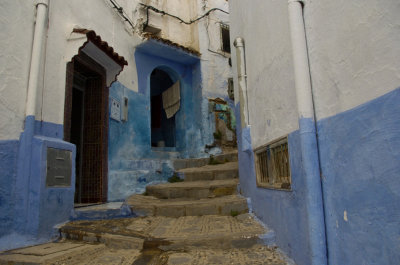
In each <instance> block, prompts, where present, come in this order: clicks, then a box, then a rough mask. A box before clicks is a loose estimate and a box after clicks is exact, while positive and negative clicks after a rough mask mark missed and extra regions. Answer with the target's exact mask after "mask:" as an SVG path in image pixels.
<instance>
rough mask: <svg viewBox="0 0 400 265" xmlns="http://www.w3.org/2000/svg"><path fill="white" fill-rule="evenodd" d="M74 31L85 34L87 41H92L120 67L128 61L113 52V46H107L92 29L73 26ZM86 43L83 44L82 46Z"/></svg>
mask: <svg viewBox="0 0 400 265" xmlns="http://www.w3.org/2000/svg"><path fill="white" fill-rule="evenodd" d="M73 32H74V33H80V34H85V35H86V36H87V39H88V41H87V42H89V41H90V42H92V43H93V44H94V45H96V46H97V47H98V48H99V49H100V50H102V51H103V52H104V53H105V54H107V55H108V56H109V57H110V58H111V59H112V60H113V61H114V62H116V63H117V64H118V65H120V66H121V67H122V68H123V67H124V65H128V62H127V61H126V60H125V58H124V57H123V56H120V55H119V54H118V53H116V52H114V48H113V47H111V46H109V45H108V43H107V42H106V41H103V40H102V39H101V37H100V36H99V35H97V34H96V32H95V31H94V30H89V29H81V28H74V29H73ZM85 45H86V43H85V44H84V45H83V47H84V46H85Z"/></svg>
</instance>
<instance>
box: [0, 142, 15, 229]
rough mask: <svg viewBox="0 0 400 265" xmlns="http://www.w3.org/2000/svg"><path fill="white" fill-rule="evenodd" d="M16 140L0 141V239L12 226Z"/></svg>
mask: <svg viewBox="0 0 400 265" xmlns="http://www.w3.org/2000/svg"><path fill="white" fill-rule="evenodd" d="M18 144H19V142H18V141H17V140H10V141H0V212H1V214H0V237H1V236H2V235H5V234H7V233H9V232H10V228H12V226H13V217H14V206H15V202H14V201H13V200H12V199H11V198H12V197H13V191H14V186H15V181H16V166H17V155H18Z"/></svg>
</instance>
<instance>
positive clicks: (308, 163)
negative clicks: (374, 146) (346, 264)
mask: <svg viewBox="0 0 400 265" xmlns="http://www.w3.org/2000/svg"><path fill="white" fill-rule="evenodd" d="M288 10H289V20H290V33H291V39H292V52H293V64H294V74H295V85H296V96H297V107H298V113H299V131H300V141H301V152H302V158H303V159H302V160H303V168H304V171H305V177H306V189H307V190H306V192H307V195H306V204H307V210H308V211H307V213H308V226H309V227H308V233H309V240H310V251H311V264H313V265H324V264H327V250H326V236H325V220H324V208H323V207H324V206H323V199H322V187H321V178H320V169H319V156H318V146H317V137H316V128H315V115H314V105H313V98H312V90H311V77H310V68H309V62H308V51H307V42H306V35H305V29H304V19H303V6H302V2H301V0H289V1H288Z"/></svg>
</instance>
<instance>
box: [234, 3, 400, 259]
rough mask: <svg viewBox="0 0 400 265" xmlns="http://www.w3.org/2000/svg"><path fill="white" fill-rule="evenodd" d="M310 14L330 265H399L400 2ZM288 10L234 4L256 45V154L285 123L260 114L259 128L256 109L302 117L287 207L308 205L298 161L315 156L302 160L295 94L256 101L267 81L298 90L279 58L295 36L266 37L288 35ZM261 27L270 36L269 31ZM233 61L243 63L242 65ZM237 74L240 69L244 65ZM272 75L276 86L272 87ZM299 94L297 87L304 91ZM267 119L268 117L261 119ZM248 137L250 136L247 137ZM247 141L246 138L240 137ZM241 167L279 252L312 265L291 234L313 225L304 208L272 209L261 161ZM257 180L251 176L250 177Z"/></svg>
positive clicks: (313, 8) (250, 64) (239, 31)
mask: <svg viewBox="0 0 400 265" xmlns="http://www.w3.org/2000/svg"><path fill="white" fill-rule="evenodd" d="M278 6H280V7H278ZM304 8H305V9H304V12H305V18H304V20H305V24H306V34H307V44H308V51H309V57H310V67H311V80H312V87H313V93H314V95H313V96H314V98H313V99H314V104H315V109H316V116H317V132H318V135H317V136H318V148H319V154H320V167H321V176H322V178H321V179H322V185H323V196H324V208H325V223H326V235H327V249H328V253H327V254H328V258H329V264H397V263H399V261H400V257H399V254H398V253H399V244H398V235H399V227H400V224H399V221H398V219H399V218H398V212H399V207H398V205H400V192H399V188H400V187H399V183H398V172H399V170H400V167H399V163H398V161H399V152H398V150H399V149H400V140H399V135H400V128H399V124H400V120H399V104H398V102H399V95H400V93H399V91H400V90H399V88H398V87H399V84H400V80H399V79H400V70H399V69H400V68H399V61H398V58H399V55H400V50H399V47H400V46H399V45H398V44H399V43H400V38H399V36H400V34H399V29H400V27H399V24H400V20H399V18H398V13H399V8H400V4H399V3H398V1H384V2H376V1H355V2H354V1H353V2H349V1H333V2H332V1H305V7H304ZM253 9H254V10H253ZM247 10H249V11H248V12H247ZM286 10H287V3H286V2H285V1H283V2H280V3H278V1H273V0H272V1H264V2H261V1H256V2H255V3H254V6H253V5H251V6H248V7H247V8H245V7H244V3H242V2H241V1H230V13H231V32H232V35H231V36H232V38H234V37H236V36H240V37H244V39H245V44H246V64H247V76H248V87H249V102H250V103H249V106H250V124H251V131H252V132H251V138H249V140H250V141H251V142H252V147H253V148H254V147H256V146H258V144H255V143H254V141H256V142H257V141H258V140H259V139H261V137H260V135H261V136H262V137H263V138H264V139H270V137H269V136H270V134H272V135H274V134H275V133H276V132H279V131H282V129H281V128H279V127H282V126H281V125H280V124H277V123H273V122H271V126H268V123H269V122H270V121H268V119H269V118H268V114H264V115H263V116H261V115H259V116H258V119H257V120H255V119H254V118H252V117H253V115H254V114H252V113H251V111H252V110H255V109H257V110H259V112H258V113H262V108H263V107H264V106H265V108H270V107H271V108H272V106H277V109H271V112H273V113H274V114H273V115H279V114H280V113H281V112H280V111H281V110H280V109H279V108H280V107H279V106H283V107H285V109H291V111H292V112H291V113H292V114H289V115H291V116H290V117H292V118H291V119H288V118H286V119H287V120H286V122H288V123H290V124H289V125H286V127H283V128H286V129H284V130H285V131H286V132H287V133H289V149H290V156H291V158H290V162H291V169H292V174H293V175H292V177H293V185H296V187H293V192H292V193H291V194H292V195H288V196H287V197H285V196H284V195H280V196H283V198H280V201H281V202H282V205H283V204H285V203H287V200H289V201H290V200H291V199H293V200H294V201H295V203H301V202H302V198H301V196H299V192H300V194H301V193H302V192H305V191H304V189H305V187H304V186H302V185H299V182H297V181H299V179H297V178H298V177H297V176H296V175H297V174H299V172H301V168H299V167H298V166H296V160H301V159H305V158H301V157H299V153H300V148H297V147H299V145H298V143H297V142H296V141H295V139H296V137H297V136H296V135H297V131H296V127H297V117H296V116H297V113H296V105H295V101H294V99H295V94H294V89H292V90H286V91H285V90H282V89H281V88H279V87H278V86H276V87H275V91H272V92H271V91H269V90H265V92H266V93H254V89H256V88H255V87H256V85H257V84H259V82H260V81H264V86H265V87H269V86H271V85H273V84H275V83H280V84H286V83H285V82H290V83H292V82H293V81H292V80H293V72H292V65H291V64H292V63H291V62H290V58H289V59H288V60H289V61H288V63H287V64H286V65H285V64H283V65H281V64H282V62H284V61H285V60H282V59H279V58H280V57H279V56H281V58H287V57H286V56H289V57H290V56H291V49H290V46H288V45H290V38H288V37H285V38H284V39H281V40H280V41H281V42H279V39H278V40H277V39H275V40H274V43H276V44H277V45H278V46H279V47H278V48H276V47H275V44H274V43H270V42H269V40H268V39H266V38H271V39H273V38H275V37H276V36H277V35H278V36H281V34H285V35H286V34H287V29H284V28H287V26H284V28H282V27H283V25H287V20H288V17H287V11H286ZM278 11H279V12H278ZM270 12H273V13H275V14H276V15H274V14H273V13H271V14H270ZM259 25H262V26H263V27H264V28H263V29H262V30H261V28H260V29H259ZM285 32H286V33H285ZM235 35H236V36H235ZM253 36H257V38H258V39H259V40H262V41H259V42H258V44H257V45H259V46H256V47H258V48H257V49H255V48H253V47H254V46H250V47H249V45H251V43H253V42H254V39H255V37H253ZM249 43H250V44H249ZM284 47H286V48H284ZM280 49H283V50H280ZM261 50H265V51H266V52H265V53H266V54H267V55H263V53H260V52H259V51H261ZM279 51H281V52H282V53H281V55H279V54H280V53H279ZM268 56H269V57H268ZM232 58H233V64H234V65H235V64H236V60H235V59H236V58H235V56H232ZM266 58H267V59H266ZM268 58H275V60H270V59H268ZM257 59H259V61H258V60H257ZM279 65H281V66H282V68H280V71H279V72H277V71H276V70H277V69H279V68H275V67H276V66H279ZM233 69H234V71H236V69H235V67H234V68H233ZM257 73H259V75H257ZM286 74H287V75H286ZM234 75H235V76H236V73H235V74H234ZM265 76H268V77H269V78H270V79H271V80H269V79H265ZM265 81H268V82H265ZM235 82H236V80H235ZM235 85H236V83H235ZM289 86H290V87H292V88H293V87H294V84H293V83H292V84H291V85H289ZM235 93H237V92H236V91H235ZM257 97H258V99H256V98H257ZM287 98H292V100H293V102H294V104H291V105H290V106H289V107H287V105H285V101H286V100H287ZM269 100H273V101H276V103H274V102H272V103H271V102H268V101H269ZM274 104H276V105H274ZM260 117H265V118H264V119H262V120H260ZM280 120H283V119H280ZM267 126H268V127H267ZM284 126H285V125H284ZM261 127H263V128H264V130H265V131H269V132H266V133H265V134H264V135H263V134H262V133H259V131H260V129H259V128H261ZM255 128H256V129H255ZM239 131H240V129H239ZM247 131H248V128H246V129H245V130H243V131H241V132H239V133H243V134H245V133H247ZM272 138H274V137H272ZM239 140H242V138H241V137H239ZM250 141H249V142H250ZM296 146H297V147H296ZM240 147H241V148H242V146H241V145H240ZM249 149H250V150H251V148H249ZM293 160H294V161H293ZM239 162H240V165H241V167H242V168H244V169H245V170H242V169H240V183H241V188H242V190H243V191H244V193H245V194H246V195H248V196H250V197H251V198H252V203H253V205H254V208H255V209H256V213H257V214H258V215H259V216H261V217H262V220H263V221H265V222H266V223H267V224H268V225H270V226H271V228H273V229H275V231H276V235H277V239H276V240H277V243H278V245H279V246H280V247H281V248H282V249H284V250H285V251H287V252H288V253H289V254H290V256H291V257H293V258H294V260H295V262H296V263H298V264H310V261H309V260H308V258H309V256H308V255H309V253H304V251H303V249H302V248H297V247H296V246H297V244H298V241H297V239H296V238H291V237H290V236H289V237H288V236H287V230H288V229H289V230H291V229H293V228H294V227H296V226H297V229H298V230H302V231H304V229H306V227H307V220H306V219H304V218H302V217H301V214H300V213H299V212H297V213H296V210H294V212H293V209H302V207H301V206H299V205H296V207H292V206H290V205H286V206H285V207H282V206H281V204H280V203H279V202H278V203H276V204H275V205H274V206H270V202H271V201H272V202H275V201H274V200H275V199H274V198H271V197H272V196H278V195H277V194H280V192H279V191H273V190H269V191H268V190H263V191H260V190H258V189H257V188H255V187H254V186H255V179H254V173H252V169H251V168H252V167H254V166H253V165H254V161H253V159H252V155H251V154H248V153H245V152H239ZM311 162H312V161H311ZM253 171H254V169H253ZM248 172H251V173H250V177H249V173H248ZM301 178H304V176H300V179H301ZM296 182H297V184H295V183H296ZM300 183H301V182H300ZM289 194H290V193H289ZM276 198H277V197H276ZM289 198H290V199H289ZM294 201H293V202H294ZM257 209H258V212H257ZM306 209H307V207H306V208H304V209H303V210H305V211H306ZM293 213H296V216H293V218H292V220H291V221H288V223H284V229H283V228H282V227H281V222H282V220H289V219H285V217H284V215H291V214H293ZM299 214H300V215H299ZM299 220H300V221H299ZM293 233H295V232H293ZM306 234H307V233H305V235H306ZM302 240H303V243H304V242H307V240H308V239H307V237H305V238H303V239H302ZM288 244H290V246H289V245H288Z"/></svg>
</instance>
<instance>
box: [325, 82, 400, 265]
mask: <svg viewBox="0 0 400 265" xmlns="http://www.w3.org/2000/svg"><path fill="white" fill-rule="evenodd" d="M317 127H318V135H319V148H320V161H321V168H322V175H323V177H322V179H323V193H324V201H325V209H326V210H325V211H326V216H325V218H326V229H327V238H328V255H329V264H400V89H396V90H394V91H392V92H391V93H389V94H386V95H384V96H382V97H380V98H378V99H375V100H373V101H371V102H368V103H366V104H363V105H361V106H359V107H357V108H355V109H352V110H349V111H346V112H344V113H341V114H339V115H336V116H334V117H330V118H327V119H323V120H320V121H319V122H318V126H317ZM345 211H346V215H347V218H346V219H347V221H346V220H345V216H344V215H345V214H344V212H345Z"/></svg>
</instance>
